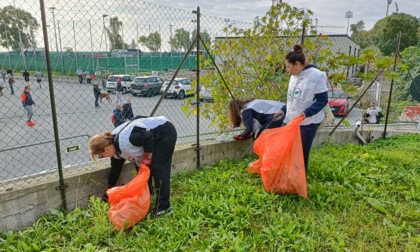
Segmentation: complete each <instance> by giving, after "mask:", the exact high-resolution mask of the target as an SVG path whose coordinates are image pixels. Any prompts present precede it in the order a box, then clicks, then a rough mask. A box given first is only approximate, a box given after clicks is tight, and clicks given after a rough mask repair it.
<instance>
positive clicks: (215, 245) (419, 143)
mask: <svg viewBox="0 0 420 252" xmlns="http://www.w3.org/2000/svg"><path fill="white" fill-rule="evenodd" d="M419 157H420V135H400V136H395V137H392V138H388V139H385V140H377V141H375V142H374V143H371V144H369V145H368V146H354V145H328V146H325V147H321V148H316V149H313V150H312V153H311V159H310V167H309V174H308V194H309V199H304V198H301V197H299V196H296V195H275V194H270V193H267V192H266V191H265V190H264V187H263V185H262V182H261V179H260V178H259V177H258V176H256V175H253V174H249V173H246V172H245V171H244V169H245V168H246V167H247V165H248V164H249V162H251V161H252V160H253V159H255V157H247V158H245V159H240V160H223V161H220V162H219V163H218V164H216V165H214V166H205V167H202V168H201V169H200V170H197V171H195V172H189V173H183V174H180V175H178V176H176V177H173V180H172V205H173V210H174V214H173V216H171V217H164V218H160V219H149V218H147V219H145V220H143V221H141V222H140V223H138V224H137V225H135V226H134V227H133V228H132V229H130V230H127V231H115V230H114V229H113V226H112V224H111V223H110V222H109V221H108V218H107V213H108V205H107V204H105V203H102V202H101V201H100V200H99V199H97V198H92V199H91V200H90V204H89V207H87V208H85V209H80V208H77V209H74V210H73V211H71V212H68V213H63V212H60V211H58V210H53V211H51V214H49V215H44V216H42V217H41V218H39V219H38V221H37V222H36V223H35V224H33V225H32V226H31V227H29V228H27V229H25V230H21V231H16V232H12V231H5V232H4V233H2V234H0V251H419V248H420V201H419V199H420V193H419V192H420V174H419V173H420V162H419Z"/></svg>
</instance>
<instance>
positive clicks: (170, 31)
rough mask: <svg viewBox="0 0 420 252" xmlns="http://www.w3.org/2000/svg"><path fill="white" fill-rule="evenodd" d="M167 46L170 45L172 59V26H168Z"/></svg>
mask: <svg viewBox="0 0 420 252" xmlns="http://www.w3.org/2000/svg"><path fill="white" fill-rule="evenodd" d="M169 34H170V35H169V36H170V37H169V44H170V45H171V57H172V52H173V46H172V25H171V24H170V25H169Z"/></svg>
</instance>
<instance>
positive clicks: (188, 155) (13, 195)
mask: <svg viewBox="0 0 420 252" xmlns="http://www.w3.org/2000/svg"><path fill="white" fill-rule="evenodd" d="M330 131H331V129H324V130H323V131H320V132H318V134H317V136H316V138H315V140H314V144H313V146H320V145H322V144H325V143H328V142H335V143H354V144H358V143H359V140H358V139H357V138H356V137H355V133H354V130H349V129H347V130H337V131H336V132H335V133H334V134H333V135H332V136H329V132H330ZM405 133H407V132H395V133H394V132H390V133H389V134H388V136H390V135H393V134H405ZM381 134H382V131H381V129H379V130H371V131H370V132H369V133H364V134H363V137H364V138H365V139H366V138H369V139H372V140H374V139H378V138H380V137H381ZM368 142H369V141H368ZM251 144H252V142H251V141H245V142H241V141H229V142H214V143H208V144H203V145H201V146H200V164H201V165H211V164H214V163H215V162H217V161H219V160H221V159H224V158H237V157H241V156H242V155H243V154H244V153H245V151H246V150H247V149H248V148H249V147H250V145H251ZM251 153H252V149H251V150H250V151H249V152H248V154H251ZM196 154H197V153H196V147H195V146H191V147H183V148H176V150H175V153H174V156H173V162H172V174H176V173H177V172H179V171H183V170H193V169H195V167H196V164H197V159H196V156H197V155H196ZM104 164H105V165H104V167H106V168H102V169H101V168H97V169H96V170H92V169H90V170H89V171H88V172H86V170H87V169H86V168H85V167H82V166H81V167H79V168H78V172H72V176H69V177H66V178H65V181H64V183H65V186H66V204H67V209H69V210H70V209H73V208H75V207H84V206H86V205H87V203H88V199H89V197H90V196H92V195H95V196H98V197H101V196H102V195H103V193H104V191H105V189H106V181H107V175H108V171H109V167H108V166H109V162H108V161H107V162H105V163H104ZM133 170H134V166H133V165H132V164H130V163H127V164H126V165H125V167H124V169H123V173H122V174H121V177H120V181H119V182H118V183H119V184H121V183H127V182H128V181H130V180H131V179H132V178H133V176H134V175H133V174H134V173H133ZM56 173H57V172H54V174H43V175H42V178H41V179H39V180H36V182H33V181H32V182H30V183H27V184H28V185H27V187H25V188H20V189H16V190H15V189H14V188H13V187H5V188H4V189H3V190H0V232H3V231H4V230H5V229H6V228H7V229H8V230H18V229H22V228H25V227H27V226H29V225H31V224H32V223H34V222H35V221H36V219H37V218H38V217H39V216H41V215H42V214H44V213H48V212H49V210H50V209H54V208H59V207H60V206H61V203H62V202H61V194H60V191H59V190H58V186H59V180H58V177H57V175H56ZM25 185H26V184H25Z"/></svg>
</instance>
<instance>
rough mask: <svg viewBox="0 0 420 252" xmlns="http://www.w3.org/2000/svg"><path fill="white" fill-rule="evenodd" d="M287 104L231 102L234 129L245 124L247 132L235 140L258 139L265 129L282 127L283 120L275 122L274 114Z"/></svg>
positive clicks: (262, 101) (265, 101)
mask: <svg viewBox="0 0 420 252" xmlns="http://www.w3.org/2000/svg"><path fill="white" fill-rule="evenodd" d="M284 105H285V104H284V103H283V102H279V101H270V100H260V99H249V100H240V99H234V100H232V101H231V102H229V107H228V110H229V121H230V125H231V126H232V127H234V128H236V127H239V126H241V123H243V124H244V126H245V130H244V131H243V132H242V133H241V134H238V135H236V136H234V137H233V138H234V139H235V140H247V139H249V138H252V137H255V138H256V137H258V136H259V134H261V132H262V131H263V130H265V129H272V128H277V127H281V126H282V124H283V120H282V119H280V120H274V114H275V113H276V112H277V111H279V110H280V109H281V108H282V107H283V106H284Z"/></svg>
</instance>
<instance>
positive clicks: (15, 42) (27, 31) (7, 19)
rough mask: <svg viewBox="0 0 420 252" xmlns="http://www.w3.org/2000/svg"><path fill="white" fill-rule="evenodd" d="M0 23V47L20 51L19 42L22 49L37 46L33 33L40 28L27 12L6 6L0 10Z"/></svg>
mask: <svg viewBox="0 0 420 252" xmlns="http://www.w3.org/2000/svg"><path fill="white" fill-rule="evenodd" d="M0 21H1V23H0V24H1V27H0V45H1V46H2V47H4V48H6V49H12V50H20V49H21V46H20V41H21V40H22V48H28V47H36V46H37V42H36V40H35V37H34V32H35V31H36V30H38V29H39V27H40V26H39V24H38V22H37V20H36V19H35V18H34V17H33V16H32V15H31V14H30V13H29V12H26V11H24V10H23V9H20V8H14V7H13V6H6V7H4V8H3V9H1V8H0ZM19 35H20V38H19Z"/></svg>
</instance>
